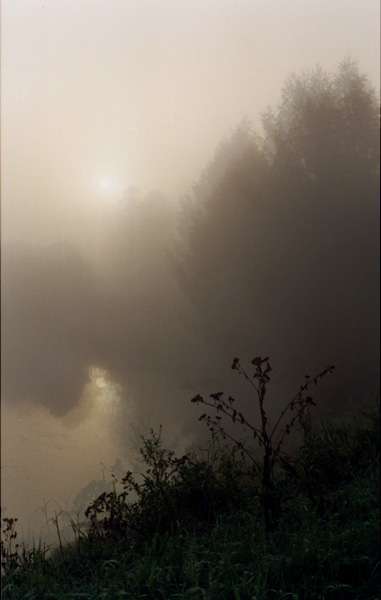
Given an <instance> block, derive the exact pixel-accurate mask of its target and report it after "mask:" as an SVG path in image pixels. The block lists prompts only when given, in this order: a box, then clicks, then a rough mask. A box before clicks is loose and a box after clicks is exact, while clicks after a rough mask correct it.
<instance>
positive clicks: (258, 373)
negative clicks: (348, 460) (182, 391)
mask: <svg viewBox="0 0 381 600" xmlns="http://www.w3.org/2000/svg"><path fill="white" fill-rule="evenodd" d="M251 364H252V365H254V367H255V370H254V374H253V375H249V374H248V373H247V371H246V370H245V369H244V368H243V367H242V365H241V363H240V360H239V359H238V358H235V359H234V360H233V364H232V366H231V368H232V369H233V370H235V371H237V372H238V373H239V375H242V376H243V377H244V378H245V379H246V380H247V382H248V383H249V385H250V386H251V387H252V388H253V389H254V391H255V395H256V397H257V402H258V407H259V415H260V421H259V423H258V425H254V424H253V423H251V422H250V421H249V420H248V419H247V418H246V417H245V416H244V414H243V413H242V412H241V411H240V410H238V409H237V408H236V405H235V399H234V398H233V397H232V396H229V397H228V398H227V399H225V398H224V392H217V393H213V394H210V396H209V397H210V398H211V400H209V399H205V398H204V397H203V396H201V395H199V394H198V395H197V396H195V397H194V398H192V400H191V402H193V403H195V404H203V405H204V406H208V407H211V408H213V409H214V410H215V413H214V415H210V414H207V413H204V414H202V415H201V416H200V418H199V421H204V422H205V423H206V424H207V426H208V427H209V429H210V431H211V433H212V435H214V434H216V433H219V434H221V435H222V437H223V438H224V439H230V440H231V441H233V442H234V444H235V445H236V446H237V447H238V449H239V450H240V451H241V454H242V457H244V456H246V457H247V458H248V459H249V460H250V461H251V463H252V465H253V467H254V470H255V471H256V472H257V473H259V474H260V477H261V483H262V490H263V505H264V509H265V519H266V521H270V514H269V498H270V492H271V491H272V490H273V481H274V468H275V464H276V461H277V459H278V458H279V456H280V453H281V450H282V447H283V445H284V443H285V441H286V439H287V437H288V436H289V434H290V433H291V431H292V429H293V428H294V427H295V425H297V424H298V423H302V422H303V421H304V420H305V418H306V417H307V415H308V413H309V408H310V407H311V406H316V403H315V402H314V400H313V399H312V397H311V396H310V395H308V390H309V389H310V387H311V386H312V385H317V383H318V381H319V380H320V379H322V378H323V377H324V376H325V375H327V374H328V373H332V371H333V370H334V366H333V365H328V367H327V368H326V369H324V370H323V371H321V372H320V373H319V374H318V375H315V376H313V377H311V376H310V375H306V376H305V382H304V384H303V385H301V386H300V389H299V391H298V392H297V394H295V396H294V397H293V398H292V399H291V400H290V402H289V403H288V404H287V405H286V407H285V408H284V409H283V410H282V411H281V412H280V414H279V417H278V419H277V420H276V421H275V424H274V425H272V424H271V423H270V421H269V418H268V416H267V411H266V408H265V397H266V391H267V385H268V383H269V382H270V372H271V371H272V368H271V365H270V362H269V357H266V358H262V357H256V358H253V360H252V361H251ZM222 415H225V416H226V417H228V418H229V419H230V420H231V421H232V422H233V423H235V424H236V423H238V424H240V425H241V426H242V427H243V428H244V430H245V431H250V433H251V436H252V439H253V441H254V442H255V443H256V444H258V445H259V447H260V448H261V449H262V451H263V456H262V461H261V459H260V458H259V457H258V454H257V453H256V452H255V449H253V448H250V447H248V446H247V445H246V443H245V442H243V441H242V440H241V439H238V438H237V437H236V436H234V435H233V434H231V433H229V432H228V431H227V430H226V428H225V427H224V425H223V424H222Z"/></svg>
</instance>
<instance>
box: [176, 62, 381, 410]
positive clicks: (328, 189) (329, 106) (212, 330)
mask: <svg viewBox="0 0 381 600" xmlns="http://www.w3.org/2000/svg"><path fill="white" fill-rule="evenodd" d="M263 125H264V131H265V136H264V138H263V139H262V140H259V139H258V138H257V137H255V136H254V135H251V137H250V139H248V141H247V143H246V145H245V146H244V147H243V148H242V152H241V153H240V154H238V153H235V154H234V155H232V157H231V159H230V160H229V162H228V164H226V163H224V164H223V167H224V168H223V169H220V170H219V173H221V174H220V175H219V180H218V182H215V181H214V180H213V178H211V185H210V186H209V188H208V192H207V193H206V194H201V195H200V194H198V195H195V196H194V209H193V217H192V215H191V216H189V215H188V216H187V217H186V218H187V222H188V223H189V229H188V237H189V242H186V243H185V244H184V245H183V248H182V254H181V258H180V259H179V261H178V265H177V268H178V274H179V279H180V281H181V283H182V286H183V288H184V289H185V290H186V292H187V294H188V296H189V298H190V299H191V301H192V304H193V307H194V309H195V311H196V312H197V314H198V318H199V321H200V323H202V327H203V329H204V332H205V335H206V336H208V337H212V338H213V339H214V340H215V342H216V347H222V348H223V350H224V352H225V354H226V355H228V354H229V355H231V354H232V353H233V354H234V353H242V352H246V353H249V354H250V353H260V352H266V353H268V354H270V355H271V356H272V357H273V360H274V364H275V365H276V366H277V369H278V370H281V371H283V378H284V379H287V378H288V377H289V378H292V379H294V377H299V376H300V375H301V371H303V370H304V369H307V368H310V367H311V365H316V366H318V365H320V364H321V363H322V361H323V362H324V361H325V362H326V361H329V362H331V363H333V364H335V365H337V376H336V381H337V389H336V390H335V391H334V392H333V391H332V393H335V394H337V393H340V394H341V395H342V400H344V399H347V398H348V396H350V395H356V394H361V395H362V394H363V393H364V392H366V391H370V390H371V389H374V388H375V387H377V386H378V368H379V367H378V365H379V357H378V348H379V338H378V331H379V329H378V319H379V312H378V306H379V293H378V263H379V260H378V257H379V251H378V244H379V225H378V224H379V200H378V198H379V183H378V179H379V169H378V165H379V145H378V131H379V109H378V101H377V98H376V95H375V93H374V91H373V90H372V88H371V86H370V85H369V83H368V81H367V78H366V77H365V76H364V75H362V74H361V73H359V72H358V69H357V67H356V65H355V64H354V63H353V62H352V61H345V62H344V63H343V64H341V65H340V66H339V67H338V70H337V72H336V73H334V74H329V73H325V72H323V71H322V70H321V69H316V70H315V71H314V72H311V73H305V74H302V75H293V76H291V77H290V78H289V80H288V81H287V82H286V85H285V86H284V88H283V92H282V98H281V102H280V104H279V105H278V107H277V108H276V109H274V110H268V111H267V113H266V114H265V115H264V116H263ZM230 143H231V145H232V147H233V138H231V140H230ZM228 147H229V142H228V143H227V148H228ZM226 155H228V152H225V156H226ZM216 159H217V160H218V155H217V157H216ZM217 171H218V169H217V168H216V167H215V168H214V172H217ZM203 179H205V173H204V175H203V177H202V181H203ZM198 189H200V188H198ZM202 189H206V186H205V183H204V182H203V185H202ZM200 206H201V207H202V210H201V209H200ZM188 213H189V210H188ZM182 228H183V230H184V228H185V227H184V219H183V222H182ZM185 239H186V238H185ZM293 371H294V372H293Z"/></svg>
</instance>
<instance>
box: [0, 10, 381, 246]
mask: <svg viewBox="0 0 381 600" xmlns="http://www.w3.org/2000/svg"><path fill="white" fill-rule="evenodd" d="M1 34H2V235H3V241H7V240H9V239H10V238H13V239H17V240H24V241H25V240H26V241H28V242H33V243H41V242H48V243H50V242H51V241H53V240H56V239H57V238H66V237H70V236H74V237H75V236H76V235H77V234H78V232H83V231H84V227H86V223H87V222H88V221H89V220H90V221H91V215H92V213H93V212H99V211H101V212H102V211H108V210H112V209H113V207H114V206H115V205H116V204H117V201H118V199H119V198H120V197H121V194H122V192H123V190H124V189H126V188H128V187H129V186H132V185H133V186H137V187H139V188H141V189H142V191H143V192H144V193H145V192H148V191H149V190H151V189H160V190H161V191H162V192H163V193H164V194H165V195H166V196H167V197H168V199H169V200H170V201H172V202H176V201H177V200H178V199H179V197H180V196H181V194H184V193H186V191H187V190H188V189H189V187H190V186H191V185H192V183H193V182H194V181H195V180H196V179H197V178H198V176H199V172H200V170H201V169H202V168H203V167H204V166H205V164H206V163H207V161H208V160H209V159H210V158H211V156H212V154H213V151H214V149H215V147H216V145H217V144H218V142H219V141H220V140H221V138H223V137H224V136H226V135H229V132H230V130H231V128H233V127H234V126H236V125H237V124H238V123H239V122H240V121H241V120H242V118H243V117H244V116H245V115H246V116H248V117H249V119H251V120H252V122H253V123H254V126H255V128H257V129H258V130H259V131H260V114H261V112H263V111H264V110H265V109H266V107H267V106H268V105H274V104H276V103H277V101H278V100H279V97H280V92H281V88H282V85H283V83H284V80H285V78H286V77H287V76H288V75H289V74H290V73H291V72H293V71H300V70H301V69H310V68H311V69H312V68H314V67H315V66H316V65H317V64H319V65H321V66H322V67H323V68H324V69H327V70H334V69H336V67H337V64H338V63H339V62H340V61H342V60H343V59H344V58H345V57H346V56H348V54H351V56H352V57H353V58H354V59H356V60H357V61H358V64H359V68H360V70H362V71H364V72H365V73H367V74H368V75H369V77H370V78H371V80H372V83H373V84H374V85H375V87H376V89H379V2H378V0H234V1H233V0H192V1H190V0H188V1H187V0H107V1H106V0H64V1H63V0H3V1H2V31H1ZM102 177H107V178H109V179H110V181H111V186H110V188H109V189H107V190H102V189H101V188H100V186H99V181H100V179H101V178H102Z"/></svg>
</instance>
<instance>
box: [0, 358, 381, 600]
mask: <svg viewBox="0 0 381 600" xmlns="http://www.w3.org/2000/svg"><path fill="white" fill-rule="evenodd" d="M252 363H253V365H254V368H255V370H254V374H253V375H252V376H251V375H250V374H248V373H247V372H246V370H245V369H244V368H243V367H242V366H241V364H240V362H239V360H238V359H235V360H234V362H233V369H235V370H237V371H238V372H239V373H240V374H242V375H243V376H244V377H245V379H246V380H247V382H248V383H249V385H250V386H252V388H253V389H254V393H255V396H254V402H253V398H251V402H252V404H255V400H256V403H257V405H258V407H259V413H260V420H259V422H258V423H257V422H255V423H253V422H252V420H251V418H248V417H246V416H245V415H244V414H243V413H242V412H241V411H240V408H239V407H238V406H237V407H236V405H235V400H233V398H231V397H229V398H228V399H227V400H224V398H223V394H222V393H213V394H211V395H210V397H209V398H210V399H209V398H208V399H204V398H203V397H201V396H196V397H195V398H194V399H193V400H192V402H195V403H200V404H202V405H204V406H207V407H209V408H211V409H212V411H211V412H210V413H208V414H206V413H205V414H204V415H201V417H200V418H201V420H204V421H206V423H207V425H208V426H209V427H210V429H211V437H210V440H209V443H208V444H207V448H206V449H205V450H204V451H200V450H199V451H198V452H197V451H196V450H192V451H189V452H187V453H186V454H184V455H183V456H181V457H177V456H176V455H175V453H174V452H173V451H171V450H168V449H166V448H164V447H163V445H162V441H161V431H159V432H158V433H155V432H154V431H152V430H151V432H150V435H149V436H148V437H142V442H143V445H142V449H141V454H142V457H143V459H144V462H145V463H146V466H147V469H146V470H145V471H144V472H143V473H141V474H140V475H136V474H133V473H131V472H127V473H126V475H125V477H124V478H122V479H121V481H119V482H118V481H117V480H116V479H115V484H114V487H113V490H112V491H110V492H104V493H103V494H101V495H100V496H99V497H98V498H96V499H95V500H94V501H93V502H91V504H90V505H89V507H88V509H87V511H86V514H87V517H88V519H89V521H90V527H89V528H88V529H81V528H79V527H78V526H76V525H75V523H74V522H73V529H74V532H75V540H74V542H72V543H71V544H65V543H64V540H63V539H62V538H61V535H60V531H59V527H58V521H57V519H55V523H56V525H57V530H58V534H59V546H58V547H57V548H55V549H54V550H53V551H50V550H49V549H48V548H46V547H44V546H42V545H41V544H40V545H39V546H34V548H32V549H27V548H26V547H25V546H24V545H22V544H21V545H20V546H18V545H17V534H16V520H13V519H4V530H3V537H2V547H1V548H2V550H1V558H2V569H3V579H2V597H3V598H5V599H21V598H22V599H27V598H46V599H48V598H49V599H50V600H53V599H62V600H66V599H69V598H73V599H74V598H99V599H100V598H131V599H138V598H139V599H140V598H147V599H149V598H150V599H153V600H156V599H157V598H163V599H168V600H169V599H172V598H173V599H174V598H184V599H186V598H194V599H196V598H197V599H210V600H214V599H218V600H228V599H229V600H230V599H232V600H237V599H238V600H239V599H240V600H244V599H247V600H253V599H262V600H265V599H266V600H270V599H279V598H284V599H286V598H288V599H290V598H292V599H294V600H296V599H298V600H302V599H305V600H323V599H327V600H328V599H335V600H337V599H353V600H355V599H356V600H360V599H364V600H365V599H366V600H376V599H377V598H379V592H380V562H379V558H380V542H379V503H378V496H379V459H380V430H379V428H380V422H379V409H378V407H377V410H375V411H374V412H370V413H368V414H363V415H361V417H359V418H358V419H357V420H353V419H352V420H350V421H347V422H345V421H343V420H341V421H337V422H333V421H330V422H326V423H321V424H315V423H313V422H312V419H311V415H310V410H309V409H310V407H311V406H312V405H313V404H314V403H313V400H312V398H311V397H310V396H309V395H308V393H309V388H310V387H311V385H312V384H316V383H317V381H318V380H319V379H321V378H322V377H324V376H325V375H326V374H327V373H328V372H330V371H332V369H333V367H328V368H327V369H326V370H324V371H322V372H321V373H320V374H318V375H317V376H315V377H310V376H306V381H305V383H304V384H303V385H302V386H301V387H300V390H299V392H298V393H297V394H296V395H295V396H294V398H293V399H292V400H291V401H290V402H289V403H288V404H287V405H286V406H285V407H284V409H283V410H282V411H281V412H280V414H279V415H278V419H277V420H276V421H275V422H274V423H271V422H270V421H269V420H268V418H267V412H266V411H267V407H266V402H265V397H266V386H267V384H268V383H269V380H270V376H269V374H270V371H271V367H270V364H269V361H268V359H267V358H265V359H262V358H256V359H254V360H253V361H252ZM223 418H225V419H227V420H228V421H232V422H234V424H235V425H237V426H238V429H237V431H236V432H235V433H233V434H232V435H231V434H229V433H227V429H226V426H225V425H224V423H223ZM297 432H299V438H298V439H299V444H295V440H294V449H293V451H290V449H288V451H286V445H285V440H286V439H287V438H288V437H289V434H291V433H293V434H294V435H295V434H296V433H297ZM247 433H249V434H251V436H249V439H248V436H247ZM250 437H251V438H252V439H251V440H250ZM227 439H230V443H227ZM120 487H121V489H120Z"/></svg>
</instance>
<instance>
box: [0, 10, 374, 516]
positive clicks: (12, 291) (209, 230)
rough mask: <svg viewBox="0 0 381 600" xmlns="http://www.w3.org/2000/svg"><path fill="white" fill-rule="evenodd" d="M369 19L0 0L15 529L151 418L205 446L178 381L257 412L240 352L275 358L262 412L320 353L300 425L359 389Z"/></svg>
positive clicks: (5, 414)
mask: <svg viewBox="0 0 381 600" xmlns="http://www.w3.org/2000/svg"><path fill="white" fill-rule="evenodd" d="M378 23H379V3H378V2H376V1H375V0H363V1H362V2H361V3H360V2H358V1H357V0H356V1H354V0H351V1H348V0H331V1H330V2H328V1H325V0H322V1H320V2H312V1H311V2H309V1H307V2H306V1H305V0H293V2H292V3H290V2H285V1H281V0H268V1H267V2H262V1H259V0H256V1H248V0H247V1H246V0H240V1H239V2H232V1H227V0H226V1H225V0H222V1H219V2H215V1H211V0H206V1H205V0H203V1H199V2H198V1H195V2H192V3H185V2H178V1H177V0H176V1H171V0H156V1H153V0H141V1H140V2H134V1H130V0H129V1H126V2H119V1H117V0H112V1H109V2H105V1H104V0H96V1H94V0H92V1H91V2H88V1H87V0H83V1H81V2H75V1H74V0H73V1H71V0H67V1H65V2H64V3H62V2H58V1H57V2H55V1H51V2H45V3H44V2H37V1H36V0H22V1H21V0H19V1H11V0H5V1H3V2H2V92H1V96H2V98H1V99H2V115H1V117H2V121H1V126H2V159H1V169H2V181H1V196H2V225H1V227H2V229H1V234H2V321H1V325H2V506H3V507H4V506H5V507H6V514H7V515H8V516H19V517H21V519H22V523H23V527H24V528H27V524H28V522H29V523H30V522H31V521H30V519H31V516H32V514H33V513H34V512H35V511H36V509H38V507H39V506H41V504H43V502H44V500H45V501H46V500H47V499H48V498H49V499H51V498H54V499H55V500H57V502H58V501H59V502H60V506H62V505H64V504H65V502H66V504H68V503H69V500H68V499H69V498H71V499H73V498H75V496H76V493H77V492H78V491H79V490H80V489H81V488H82V487H84V486H86V484H87V483H88V482H90V481H91V480H93V479H97V478H100V477H101V471H102V469H103V470H104V467H102V466H101V462H103V463H104V464H106V466H107V467H111V465H112V464H113V463H115V460H116V459H117V458H121V459H122V460H123V464H124V465H125V466H126V468H127V466H128V468H132V467H133V465H135V464H136V461H137V460H138V458H137V452H138V446H139V435H140V434H146V433H147V432H148V431H149V428H150V427H153V428H155V429H157V428H158V427H159V425H160V424H162V425H163V432H164V433H163V435H164V438H165V440H166V441H167V442H168V443H169V444H171V445H173V447H175V448H177V449H178V450H179V451H181V450H184V449H186V448H187V447H189V446H190V445H191V444H192V443H200V444H202V443H204V442H205V440H206V439H207V433H208V432H207V430H206V428H205V427H204V426H203V424H200V423H199V422H198V417H199V413H198V412H197V410H198V409H197V407H195V406H194V405H192V404H191V403H190V400H191V398H192V397H193V396H195V395H196V394H197V393H201V394H205V395H207V394H209V393H211V392H216V391H221V390H225V391H226V393H228V394H233V395H237V397H238V398H239V399H240V401H241V402H242V406H243V407H244V409H245V410H246V411H248V412H250V411H252V413H251V414H252V415H253V418H255V408H254V407H253V398H252V395H251V394H250V390H249V389H248V388H247V387H246V386H245V381H244V380H243V379H242V378H239V377H238V375H237V373H235V372H232V371H231V369H230V366H231V363H232V360H233V358H234V357H235V356H238V357H240V358H241V360H242V362H243V364H245V365H247V366H248V369H250V360H251V359H252V358H254V356H258V355H262V356H267V355H269V356H270V362H271V364H272V366H273V378H272V382H271V385H270V387H269V392H268V393H269V396H268V402H269V410H270V415H275V414H276V412H277V410H278V409H279V407H281V406H283V405H284V403H285V402H286V401H287V399H290V397H291V395H293V393H295V392H297V391H298V389H299V386H300V385H301V384H302V383H303V382H304V377H305V374H306V373H309V374H311V375H315V374H317V373H318V372H320V371H322V370H323V369H324V368H325V367H326V366H327V365H328V364H334V365H335V367H336V369H335V373H334V375H330V376H329V378H325V379H324V381H322V382H321V385H319V387H318V388H317V389H316V391H315V390H314V392H313V396H314V398H316V401H317V404H318V406H317V408H316V414H317V415H327V414H328V415H340V414H343V413H347V412H351V411H352V412H356V411H358V410H359V409H360V408H362V407H364V406H367V405H368V404H369V403H371V402H372V401H374V398H375V395H376V394H377V390H378V387H379V321H378V320H379V314H378V313H379V285H378V277H379V276H378V272H379V250H378V245H379V201H378V198H379V187H378V186H379V184H378V180H379V154H378V152H379V150H378V147H379V137H378V132H379V122H378V115H379V111H378V106H379V97H378V92H379V66H380V65H379V25H378ZM293 74H294V75H293ZM269 107H271V108H269ZM204 429H205V431H204ZM60 498H61V500H60ZM63 498H64V499H66V500H63ZM52 507H53V505H52ZM40 513H41V514H42V513H43V511H40ZM32 524H33V520H32ZM33 527H38V523H37V521H36V523H35V524H33Z"/></svg>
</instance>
